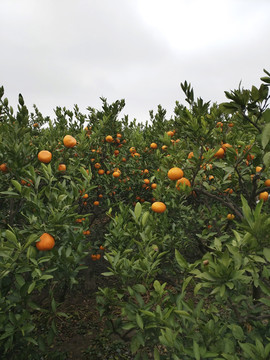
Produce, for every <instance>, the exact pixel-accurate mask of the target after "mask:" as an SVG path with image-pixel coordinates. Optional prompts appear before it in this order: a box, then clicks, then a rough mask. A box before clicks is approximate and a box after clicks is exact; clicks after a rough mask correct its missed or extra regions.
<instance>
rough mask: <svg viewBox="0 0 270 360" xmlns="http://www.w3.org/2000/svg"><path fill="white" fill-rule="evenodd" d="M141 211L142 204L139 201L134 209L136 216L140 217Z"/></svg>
mask: <svg viewBox="0 0 270 360" xmlns="http://www.w3.org/2000/svg"><path fill="white" fill-rule="evenodd" d="M141 213H142V205H141V204H140V203H139V202H137V204H136V206H135V209H134V214H135V216H136V219H139V217H140V215H141Z"/></svg>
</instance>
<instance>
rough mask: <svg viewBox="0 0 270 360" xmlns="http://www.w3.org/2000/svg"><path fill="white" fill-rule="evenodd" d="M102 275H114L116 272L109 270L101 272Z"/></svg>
mask: <svg viewBox="0 0 270 360" xmlns="http://www.w3.org/2000/svg"><path fill="white" fill-rule="evenodd" d="M101 275H103V276H112V275H114V273H113V272H111V271H107V272H104V273H101Z"/></svg>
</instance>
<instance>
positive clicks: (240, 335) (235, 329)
mask: <svg viewBox="0 0 270 360" xmlns="http://www.w3.org/2000/svg"><path fill="white" fill-rule="evenodd" d="M228 328H229V329H231V330H232V334H233V336H234V338H235V339H236V340H240V341H243V340H245V335H244V332H243V330H242V328H241V327H240V326H239V325H236V324H232V325H228Z"/></svg>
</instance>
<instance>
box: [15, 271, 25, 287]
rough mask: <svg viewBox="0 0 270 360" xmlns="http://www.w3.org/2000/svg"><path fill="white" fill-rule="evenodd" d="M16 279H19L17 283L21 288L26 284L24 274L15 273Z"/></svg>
mask: <svg viewBox="0 0 270 360" xmlns="http://www.w3.org/2000/svg"><path fill="white" fill-rule="evenodd" d="M15 279H16V281H17V283H18V285H19V287H20V288H21V287H22V286H23V285H24V284H25V280H24V278H23V277H22V275H20V274H16V275H15Z"/></svg>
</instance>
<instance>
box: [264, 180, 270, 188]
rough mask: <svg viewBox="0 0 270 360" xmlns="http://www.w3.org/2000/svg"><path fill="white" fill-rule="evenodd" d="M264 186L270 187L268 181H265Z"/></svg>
mask: <svg viewBox="0 0 270 360" xmlns="http://www.w3.org/2000/svg"><path fill="white" fill-rule="evenodd" d="M264 186H267V187H268V186H270V179H266V180H265V182H264Z"/></svg>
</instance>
